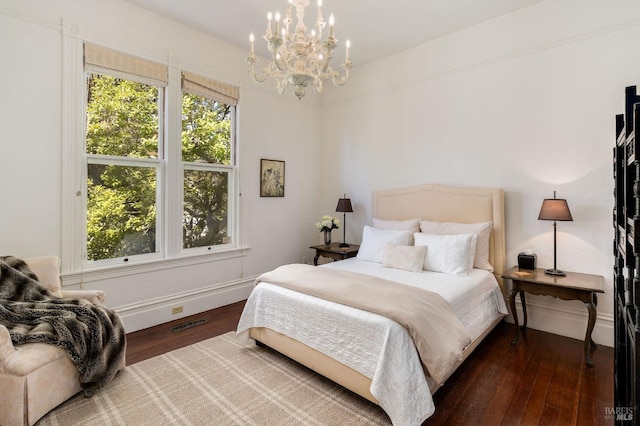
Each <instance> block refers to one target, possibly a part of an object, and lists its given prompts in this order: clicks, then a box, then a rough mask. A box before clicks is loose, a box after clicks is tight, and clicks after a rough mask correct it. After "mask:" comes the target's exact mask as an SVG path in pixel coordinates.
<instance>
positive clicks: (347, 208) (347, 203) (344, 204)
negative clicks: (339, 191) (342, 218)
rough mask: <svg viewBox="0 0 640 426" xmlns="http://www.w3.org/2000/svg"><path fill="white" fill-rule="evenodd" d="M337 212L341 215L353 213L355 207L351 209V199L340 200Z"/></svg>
mask: <svg viewBox="0 0 640 426" xmlns="http://www.w3.org/2000/svg"><path fill="white" fill-rule="evenodd" d="M336 211H337V212H341V213H352V212H353V207H351V199H350V198H339V199H338V206H337V207H336Z"/></svg>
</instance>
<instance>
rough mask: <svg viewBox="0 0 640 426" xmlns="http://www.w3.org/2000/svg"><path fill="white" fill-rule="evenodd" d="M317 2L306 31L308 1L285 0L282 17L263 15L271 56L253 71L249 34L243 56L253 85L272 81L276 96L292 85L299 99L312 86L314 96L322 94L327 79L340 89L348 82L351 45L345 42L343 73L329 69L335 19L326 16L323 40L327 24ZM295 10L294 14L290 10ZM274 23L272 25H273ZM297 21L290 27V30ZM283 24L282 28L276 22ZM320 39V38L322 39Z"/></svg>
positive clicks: (335, 41) (253, 64)
mask: <svg viewBox="0 0 640 426" xmlns="http://www.w3.org/2000/svg"><path fill="white" fill-rule="evenodd" d="M317 1H318V19H317V21H316V23H315V24H314V25H312V28H311V29H310V31H309V32H307V27H306V26H305V23H304V15H305V13H304V12H305V8H306V7H307V6H308V5H309V0H287V3H288V4H287V14H286V15H285V17H284V18H283V17H282V15H280V12H279V11H276V12H275V14H274V13H271V12H269V13H268V14H267V31H266V34H265V36H264V39H265V40H266V42H267V47H268V49H269V52H270V53H271V55H272V60H271V62H269V64H268V65H267V66H266V67H263V68H261V69H260V72H257V71H256V66H255V64H256V63H258V62H259V61H260V59H259V58H258V56H256V54H255V47H254V43H255V36H254V35H253V33H251V35H249V43H250V53H249V56H248V57H247V62H248V63H249V66H250V69H249V74H250V75H251V77H252V78H253V79H254V80H255V81H257V82H260V83H261V82H264V81H265V80H266V79H267V77H271V78H273V79H274V80H275V81H276V88H277V90H278V93H280V94H282V93H284V90H285V88H286V86H288V85H291V86H295V91H294V93H295V95H296V96H297V97H298V99H302V97H304V95H305V89H306V88H307V87H308V86H311V87H313V90H314V91H315V92H316V93H322V86H323V81H324V80H331V81H332V82H333V84H335V85H336V86H342V85H344V84H345V83H346V81H347V80H348V79H349V70H350V69H351V65H352V62H351V59H350V58H349V52H350V50H349V49H350V47H351V42H350V41H349V40H347V42H346V46H347V51H346V52H347V55H346V60H345V61H344V62H343V63H342V65H341V66H342V68H343V69H344V74H343V75H341V74H340V73H339V72H338V71H335V70H334V69H333V68H331V65H330V62H331V57H332V54H333V51H334V50H335V48H336V45H337V42H338V40H337V39H336V38H335V35H334V32H335V28H334V25H335V17H334V15H333V14H331V16H330V17H329V21H328V24H329V32H328V34H327V36H326V38H324V37H323V34H322V33H323V30H324V27H325V26H326V24H327V22H325V21H324V19H323V18H322V4H323V0H317ZM294 7H295V13H293V12H294V11H293V8H294ZM274 21H275V22H274ZM294 21H297V23H296V25H295V30H294V27H290V25H292V23H293V22H294ZM281 22H282V23H283V24H284V25H282V27H281V26H280V23H281ZM323 38H324V39H323Z"/></svg>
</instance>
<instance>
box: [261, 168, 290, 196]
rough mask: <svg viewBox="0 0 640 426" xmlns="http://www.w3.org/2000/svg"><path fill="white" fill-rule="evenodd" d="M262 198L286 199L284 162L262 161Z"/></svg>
mask: <svg viewBox="0 0 640 426" xmlns="http://www.w3.org/2000/svg"><path fill="white" fill-rule="evenodd" d="M260 196H261V197H284V161H281V160H269V159H266V158H262V159H260Z"/></svg>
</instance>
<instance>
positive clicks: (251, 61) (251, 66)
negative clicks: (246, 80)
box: [247, 52, 267, 83]
mask: <svg viewBox="0 0 640 426" xmlns="http://www.w3.org/2000/svg"><path fill="white" fill-rule="evenodd" d="M247 62H248V63H249V75H250V76H251V78H253V79H254V80H255V81H257V82H258V83H263V82H264V81H265V80H266V79H267V76H266V75H262V76H260V75H258V74H257V73H256V71H255V68H254V66H255V64H256V63H258V62H260V60H259V59H258V57H257V56H256V54H255V53H254V52H251V53H250V54H249V56H247ZM263 74H264V70H263Z"/></svg>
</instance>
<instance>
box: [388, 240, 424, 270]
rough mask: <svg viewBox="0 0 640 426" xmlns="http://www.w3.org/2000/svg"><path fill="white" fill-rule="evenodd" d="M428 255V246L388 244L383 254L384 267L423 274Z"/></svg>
mask: <svg viewBox="0 0 640 426" xmlns="http://www.w3.org/2000/svg"><path fill="white" fill-rule="evenodd" d="M426 254H427V246H401V245H398V244H387V246H386V247H385V249H384V252H383V254H382V266H384V267H386V268H394V269H402V270H404V271H409V272H421V271H422V266H423V265H424V257H425V256H426Z"/></svg>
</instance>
